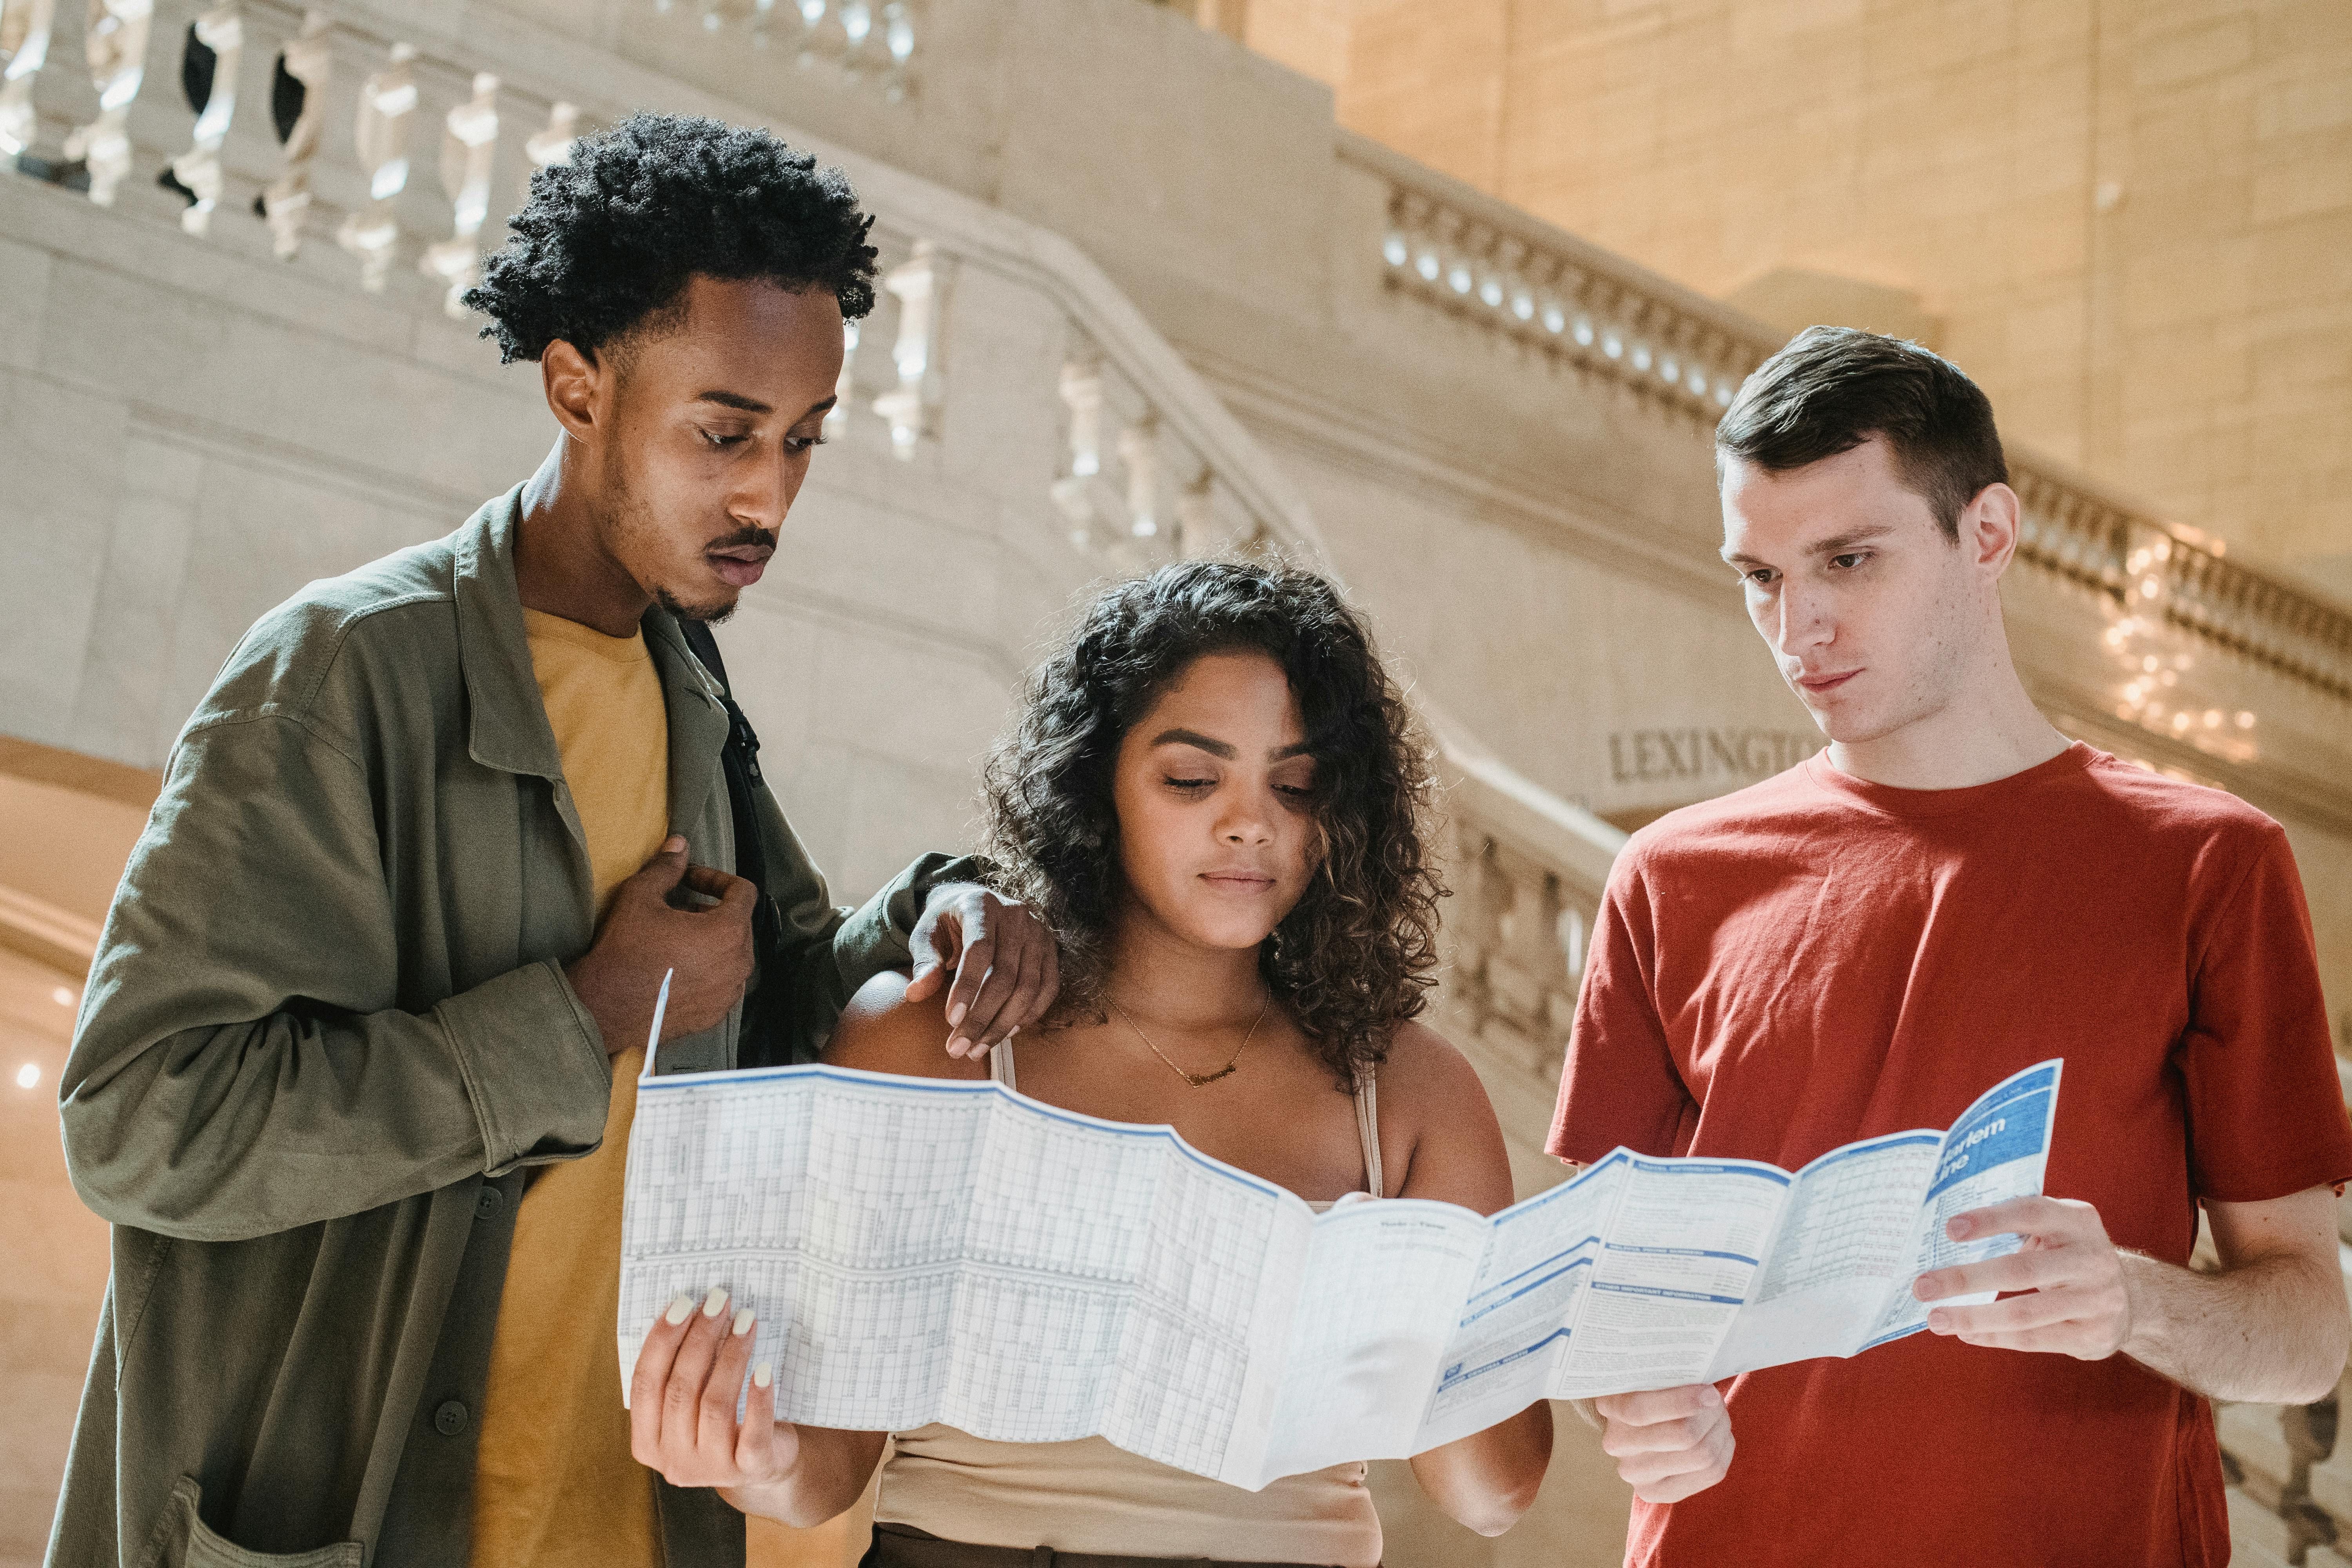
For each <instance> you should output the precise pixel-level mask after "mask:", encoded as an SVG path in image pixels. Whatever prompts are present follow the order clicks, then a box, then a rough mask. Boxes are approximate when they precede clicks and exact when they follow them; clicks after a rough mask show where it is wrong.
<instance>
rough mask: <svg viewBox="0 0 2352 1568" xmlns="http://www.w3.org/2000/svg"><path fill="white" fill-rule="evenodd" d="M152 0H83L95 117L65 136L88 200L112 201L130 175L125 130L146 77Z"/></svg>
mask: <svg viewBox="0 0 2352 1568" xmlns="http://www.w3.org/2000/svg"><path fill="white" fill-rule="evenodd" d="M154 17H155V0H89V24H88V26H86V28H85V29H84V31H83V33H82V53H83V55H84V56H85V58H88V59H89V80H90V85H91V86H92V87H95V88H96V89H98V118H97V119H95V120H93V121H90V122H89V124H87V125H78V126H76V127H74V129H73V130H72V131H71V132H68V134H67V136H66V146H65V155H66V161H67V162H68V163H72V162H74V161H76V160H79V161H80V162H81V163H83V164H85V165H86V166H87V167H88V168H89V199H90V200H91V201H93V202H95V203H97V204H98V205H100V206H102V207H110V206H112V205H114V193H115V190H116V188H117V187H119V186H120V185H121V184H122V177H123V176H124V175H125V174H129V173H131V135H130V132H129V131H128V130H127V129H126V125H127V122H128V121H129V120H130V118H131V100H134V99H136V98H137V97H138V96H139V84H140V83H141V82H142V81H143V80H145V79H146V76H147V28H148V25H149V24H150V23H151V22H152V21H153V20H154Z"/></svg>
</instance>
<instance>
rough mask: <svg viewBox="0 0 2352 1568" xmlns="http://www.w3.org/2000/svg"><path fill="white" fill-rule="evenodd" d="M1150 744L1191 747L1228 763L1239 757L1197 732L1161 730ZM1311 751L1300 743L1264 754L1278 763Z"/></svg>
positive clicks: (1225, 745) (1235, 751)
mask: <svg viewBox="0 0 2352 1568" xmlns="http://www.w3.org/2000/svg"><path fill="white" fill-rule="evenodd" d="M1151 743H1152V744H1153V745H1155V746H1191V747H1192V748H1193V749H1195V750H1196V751H1202V752H1208V753H1209V755H1211V756H1213V757H1223V759H1224V760H1225V761H1227V762H1229V763H1230V762H1232V761H1233V760H1234V758H1235V757H1238V756H1240V755H1241V752H1239V751H1238V750H1236V749H1235V748H1234V747H1233V746H1230V745H1227V744H1226V743H1225V742H1223V741H1213V740H1211V739H1210V738H1209V737H1208V736H1206V735H1203V734H1202V733H1201V732H1200V731H1198V730H1184V729H1176V730H1162V731H1160V733H1158V734H1157V735H1154V736H1152V737H1151ZM1311 750H1313V747H1312V746H1311V745H1310V744H1309V743H1308V742H1305V741H1300V742H1297V744H1296V745H1289V746H1278V747H1276V749H1275V750H1273V751H1271V752H1267V753H1266V760H1267V761H1268V762H1274V763H1278V762H1282V761H1284V760H1285V759H1286V758H1290V757H1303V756H1305V755H1306V754H1307V752H1309V751H1311Z"/></svg>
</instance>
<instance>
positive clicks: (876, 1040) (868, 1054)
mask: <svg viewBox="0 0 2352 1568" xmlns="http://www.w3.org/2000/svg"><path fill="white" fill-rule="evenodd" d="M950 1033H951V1031H950V1029H949V1028H948V1020H947V1015H946V1013H945V1012H944V1011H942V1004H941V1003H940V998H938V997H937V996H930V997H926V998H925V999H924V1000H922V1001H920V1002H909V1001H908V1000H907V976H906V974H905V973H902V972H901V971H898V970H896V969H886V970H884V971H882V973H879V974H877V975H876V976H874V978H873V979H871V980H868V981H867V982H866V984H863V985H861V986H859V987H858V988H857V994H856V995H855V996H852V997H851V998H850V999H849V1005H848V1006H846V1007H845V1008H843V1009H842V1010H841V1022H840V1023H839V1024H837V1025H835V1026H834V1031H833V1038H832V1039H830V1040H828V1041H827V1042H825V1047H824V1061H825V1063H826V1065H828V1066H830V1067H839V1068H864V1069H865V1070H866V1071H867V1072H888V1073H897V1074H898V1075H899V1076H900V1077H902V1078H966V1079H971V1078H986V1077H987V1076H988V1059H987V1058H985V1057H982V1058H978V1059H976V1060H975V1059H971V1058H958V1057H951V1056H950V1055H948V1036H949V1035H950Z"/></svg>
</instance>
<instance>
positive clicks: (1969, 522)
mask: <svg viewBox="0 0 2352 1568" xmlns="http://www.w3.org/2000/svg"><path fill="white" fill-rule="evenodd" d="M2023 519H2024V503H2023V502H2021V501H2020V500H2018V499H2017V492H2016V491H2015V490H2013V489H2010V488H2009V487H2008V486H2007V485H2004V484H2000V483H1998V482H1996V483H1993V484H1990V485H1987V486H1985V488H1984V489H1980V490H1979V491H1978V492H1977V493H1976V499H1975V500H1971V501H1970V502H1969V504H1968V505H1967V506H1965V507H1963V508H1962V509H1961V510H1960V522H1959V531H1960V537H1959V548H1960V549H1962V550H1964V551H1966V552H1968V554H1969V562H1970V563H1971V564H1973V565H1975V566H1976V567H1977V568H1978V569H1979V570H1980V571H1982V572H1984V573H1986V574H1989V575H1990V576H1993V577H1999V576H2000V574H2002V573H2004V572H2006V571H2008V570H2009V563H2010V560H2011V557H2012V556H2014V555H2015V554H2016V553H2017V531H2018V528H2019V525H2020V524H2021V522H2022V521H2023Z"/></svg>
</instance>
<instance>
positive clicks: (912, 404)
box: [874, 240, 939, 462]
mask: <svg viewBox="0 0 2352 1568" xmlns="http://www.w3.org/2000/svg"><path fill="white" fill-rule="evenodd" d="M882 287H884V288H885V289H888V290H889V291H890V292H891V293H893V294H895V295H897V296H898V342H896V343H894V344H892V345H891V349H890V357H891V359H892V361H893V362H894V363H896V364H897V365H898V385H897V386H894V387H892V388H891V389H890V390H889V391H887V392H886V393H884V394H883V395H881V396H879V397H877V398H876V399H875V400H874V412H875V413H877V414H879V415H880V416H882V417H883V418H885V419H887V420H888V421H889V422H890V450H891V452H892V453H893V454H894V455H895V456H897V457H898V459H899V460H900V461H901V462H906V461H909V460H911V459H912V458H914V456H915V444H916V443H917V442H918V441H919V440H921V439H922V437H923V436H924V434H925V432H926V429H927V428H928V426H929V412H930V400H929V396H928V395H927V394H928V386H927V382H928V379H929V374H930V368H931V349H932V338H933V335H934V332H935V331H936V330H937V327H938V324H939V268H938V265H937V263H936V262H935V261H934V260H933V258H932V254H931V243H930V241H929V240H919V241H917V242H916V245H915V251H914V254H913V255H912V256H911V257H909V258H908V259H907V260H906V261H904V262H902V263H900V264H899V265H898V266H897V267H894V268H891V269H890V270H889V272H888V274H887V276H885V277H884V278H883V279H882Z"/></svg>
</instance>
